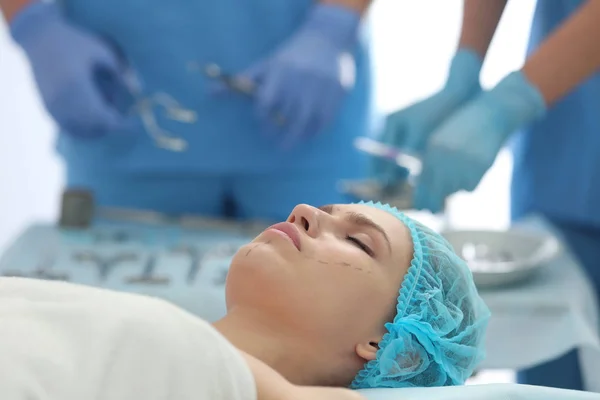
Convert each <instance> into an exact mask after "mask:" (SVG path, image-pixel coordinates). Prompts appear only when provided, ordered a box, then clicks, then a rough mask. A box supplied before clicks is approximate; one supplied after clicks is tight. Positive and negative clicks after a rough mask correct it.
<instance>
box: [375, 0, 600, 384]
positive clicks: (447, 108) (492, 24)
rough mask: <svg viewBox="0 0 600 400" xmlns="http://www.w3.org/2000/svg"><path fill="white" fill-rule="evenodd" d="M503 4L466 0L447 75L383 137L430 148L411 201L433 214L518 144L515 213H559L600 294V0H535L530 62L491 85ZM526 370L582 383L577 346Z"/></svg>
mask: <svg viewBox="0 0 600 400" xmlns="http://www.w3.org/2000/svg"><path fill="white" fill-rule="evenodd" d="M506 2H507V1H506V0H465V2H464V13H463V24H462V33H461V38H460V44H459V46H458V51H457V53H456V55H455V57H454V59H453V61H452V64H451V67H450V73H449V76H448V80H447V84H446V85H445V87H444V88H443V89H442V90H441V91H440V92H438V93H436V94H435V95H433V96H431V97H429V98H427V99H425V100H423V101H421V102H419V103H417V104H414V105H412V106H410V107H408V108H406V109H403V110H400V111H398V112H396V113H393V114H392V115H390V116H389V118H388V119H387V124H386V129H385V132H384V133H383V136H382V140H383V141H385V142H386V143H388V144H391V145H394V146H399V147H403V148H405V149H407V150H409V151H413V152H417V153H420V154H421V155H422V157H423V161H424V164H423V172H422V174H421V178H420V181H419V183H418V186H417V188H416V192H415V205H416V207H418V208H423V209H429V210H431V211H434V212H437V211H440V210H441V209H442V207H443V204H444V200H445V199H446V197H447V196H449V195H451V194H452V193H455V192H457V191H460V190H467V191H471V190H474V189H475V187H476V186H477V184H478V183H479V181H480V180H481V178H482V177H483V175H484V173H485V172H486V171H487V170H488V169H489V167H491V165H492V163H493V162H494V160H495V158H496V155H497V154H498V152H499V150H500V149H501V148H502V146H503V145H504V144H510V145H511V148H512V151H513V156H514V170H513V177H512V188H511V209H512V218H513V220H518V219H520V218H522V217H525V216H526V215H528V214H531V213H535V214H541V215H543V216H544V217H546V218H547V219H548V220H549V221H550V222H552V223H553V224H554V225H555V226H556V227H557V228H558V229H559V230H560V231H561V233H562V234H563V235H564V238H565V240H566V242H567V244H568V245H569V246H570V247H571V249H572V250H573V252H574V254H576V255H577V256H578V258H579V260H580V262H581V264H582V265H583V266H584V268H585V269H586V271H587V272H588V274H589V277H590V278H591V281H592V282H593V283H594V285H595V286H596V290H597V293H599V294H600V263H599V260H600V74H598V72H599V71H600V45H599V44H598V43H599V42H600V24H599V23H598V21H600V1H598V0H589V1H580V0H540V1H538V2H537V8H536V11H535V15H534V19H533V27H532V30H531V38H530V44H529V50H528V57H527V60H526V62H525V64H524V66H523V67H522V69H521V70H519V71H516V72H513V73H511V74H509V75H508V76H506V77H505V78H504V79H502V80H501V81H500V82H499V83H498V84H497V85H496V86H495V87H494V88H492V89H491V90H489V91H483V90H482V89H481V87H480V84H479V73H480V69H481V64H482V61H483V59H484V57H485V54H486V52H487V49H488V46H489V44H490V41H491V39H492V36H493V35H494V32H495V30H496V27H497V25H498V21H499V20H500V17H501V15H502V12H503V10H504V8H505V6H506ZM374 167H375V173H376V174H377V175H376V176H377V177H378V179H382V180H383V181H384V182H393V181H397V180H398V179H402V176H403V174H405V171H402V170H400V169H397V168H395V167H394V166H392V165H391V164H389V163H386V162H384V161H382V160H376V162H375V165H374ZM599 297H600V296H599ZM548 334H549V335H550V334H552V332H549V333H548ZM518 379H519V381H520V382H521V383H527V384H533V385H543V386H550V387H558V388H567V389H576V390H582V389H583V388H584V385H583V382H582V377H581V373H580V369H579V363H578V359H577V352H576V351H573V352H571V353H569V354H567V355H565V356H564V357H561V358H560V359H557V360H555V361H552V362H549V363H547V364H544V365H540V366H537V367H534V368H531V369H528V370H526V371H521V372H520V373H519V374H518Z"/></svg>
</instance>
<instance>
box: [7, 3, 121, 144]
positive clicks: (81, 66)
mask: <svg viewBox="0 0 600 400" xmlns="http://www.w3.org/2000/svg"><path fill="white" fill-rule="evenodd" d="M10 30H11V34H12V37H13V38H14V40H15V41H16V42H17V43H18V44H19V45H20V46H21V47H22V48H23V50H24V51H25V53H26V54H27V57H28V58H29V61H30V63H31V67H32V69H33V74H34V76H35V80H36V82H37V86H38V89H39V91H40V94H41V97H42V99H43V102H44V104H45V106H46V108H47V110H48V112H49V113H50V115H52V117H54V119H55V120H56V122H57V123H58V124H59V125H60V127H61V128H62V129H64V130H65V131H66V132H67V133H69V134H72V135H75V136H79V137H96V136H100V135H102V134H104V133H106V132H107V131H110V130H112V129H117V128H120V127H122V126H123V125H124V123H125V120H124V115H123V114H122V113H121V112H119V111H118V110H117V109H116V108H115V107H114V106H113V104H112V102H113V101H116V98H118V97H119V95H118V94H117V93H112V92H113V91H115V90H116V91H121V92H126V91H127V89H126V88H124V87H125V83H124V82H123V80H122V77H121V74H122V72H124V70H125V68H124V66H123V65H122V63H121V61H120V60H119V57H118V56H117V55H116V54H115V52H114V51H113V50H112V49H110V48H109V46H108V45H107V44H106V43H104V42H102V41H101V40H100V39H99V38H96V37H94V36H93V35H92V34H90V33H87V32H84V31H83V30H81V29H79V28H77V27H75V26H73V25H71V24H69V22H67V21H66V19H65V18H64V17H63V16H62V14H61V10H60V9H59V7H58V6H57V5H56V4H55V3H47V2H38V1H33V2H32V3H31V4H29V5H28V6H25V8H24V9H23V10H21V11H20V12H19V13H18V14H17V15H15V17H14V19H13V20H12V22H11V25H10ZM96 75H101V76H102V80H103V81H106V80H108V81H111V89H107V88H100V87H99V85H98V82H97V81H96ZM101 89H103V90H104V92H103V91H102V90H101Z"/></svg>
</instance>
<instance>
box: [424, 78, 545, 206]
mask: <svg viewBox="0 0 600 400" xmlns="http://www.w3.org/2000/svg"><path fill="white" fill-rule="evenodd" d="M545 111H546V104H545V101H544V98H543V97H542V94H541V93H540V92H539V90H538V89H537V88H535V87H534V86H533V85H532V84H531V83H530V82H529V81H528V80H527V78H526V77H525V76H524V75H523V74H522V73H521V72H520V71H519V72H513V73H511V74H510V75H508V76H507V77H506V78H504V79H503V80H502V81H501V82H500V83H498V85H497V86H496V87H495V88H494V89H492V90H490V91H489V92H483V93H481V94H480V95H479V96H477V97H476V98H475V99H473V100H472V101H471V102H470V103H468V104H467V105H465V106H464V107H463V108H461V109H460V110H458V111H457V112H456V113H455V114H453V115H452V116H451V117H450V118H448V119H447V120H446V121H445V122H444V123H443V124H442V125H441V126H440V127H439V128H438V129H437V130H436V131H435V132H434V133H433V134H432V135H431V139H430V141H429V143H428V145H427V149H426V150H425V153H424V157H423V171H422V173H421V175H420V177H419V182H418V184H417V188H416V191H415V198H414V202H415V207H416V208H418V209H429V210H430V211H432V212H434V213H435V212H439V211H441V210H442V209H443V207H444V202H445V199H446V197H448V196H449V195H451V194H453V193H455V192H457V191H459V190H467V191H472V190H474V189H475V188H476V187H477V185H478V184H479V181H480V180H481V178H482V177H483V175H484V174H485V172H486V171H487V170H488V169H489V168H490V167H491V166H492V164H493V163H494V160H495V159H496V156H497V154H498V152H499V151H500V149H501V148H502V145H503V144H504V142H505V141H506V139H507V138H508V137H509V136H510V135H511V134H512V133H513V132H514V131H516V130H517V129H519V128H520V127H522V126H523V125H525V124H528V123H530V122H532V121H534V120H536V119H539V118H541V117H542V116H543V115H544V113H545Z"/></svg>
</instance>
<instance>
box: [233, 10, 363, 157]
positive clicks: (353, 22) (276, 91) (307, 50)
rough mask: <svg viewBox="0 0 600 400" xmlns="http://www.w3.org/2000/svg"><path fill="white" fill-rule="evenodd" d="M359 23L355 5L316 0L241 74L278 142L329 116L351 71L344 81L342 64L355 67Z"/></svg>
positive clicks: (313, 130)
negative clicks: (285, 37) (286, 35)
mask: <svg viewBox="0 0 600 400" xmlns="http://www.w3.org/2000/svg"><path fill="white" fill-rule="evenodd" d="M359 24H360V15H359V14H358V13H357V12H355V11H352V10H350V9H348V8H345V7H339V6H332V5H323V4H317V5H315V6H314V7H313V9H312V10H311V12H310V14H309V15H308V18H307V19H306V21H305V22H304V24H303V26H302V27H301V28H300V29H299V31H298V32H296V33H295V34H294V36H292V38H291V39H290V40H289V41H288V42H287V43H285V44H284V45H283V46H282V47H281V48H280V49H279V50H278V51H276V52H275V53H274V54H272V55H271V56H269V57H267V58H266V59H264V60H261V61H259V62H258V63H256V64H255V65H252V66H251V67H250V68H249V69H248V70H246V71H245V72H243V73H242V74H241V77H243V78H249V79H251V80H252V81H254V82H255V83H256V84H257V92H256V94H255V97H256V98H255V101H256V108H257V113H258V116H259V118H260V119H261V120H262V121H263V126H264V130H265V132H270V133H276V134H278V135H281V136H282V141H283V144H284V147H286V148H289V147H290V146H292V145H293V144H295V143H297V142H298V141H299V140H301V139H304V138H307V137H310V136H312V135H315V134H318V133H319V132H320V131H322V130H323V129H324V128H325V127H327V125H328V124H329V123H331V122H332V120H333V119H334V118H335V116H336V114H337V112H338V111H339V109H340V106H341V103H342V101H343V100H344V98H345V96H346V94H347V92H348V91H349V90H350V89H351V87H352V86H353V85H354V77H353V76H352V77H351V79H349V80H351V81H352V82H344V80H345V77H344V75H345V73H344V68H346V69H348V68H350V69H352V68H354V67H355V66H354V64H353V62H354V59H353V58H352V56H351V54H352V52H353V50H354V47H355V45H356V43H357V41H358V30H359ZM344 62H346V63H345V64H344ZM348 64H350V65H348ZM352 71H354V70H353V69H352ZM346 80H348V79H346ZM278 120H279V121H280V123H279V124H278V123H277V121H278Z"/></svg>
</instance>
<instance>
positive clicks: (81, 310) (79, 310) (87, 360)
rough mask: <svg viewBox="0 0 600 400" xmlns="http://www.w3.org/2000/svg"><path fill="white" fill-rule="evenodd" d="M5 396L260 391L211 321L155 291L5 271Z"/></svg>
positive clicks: (193, 395) (150, 397)
mask: <svg viewBox="0 0 600 400" xmlns="http://www.w3.org/2000/svg"><path fill="white" fill-rule="evenodd" d="M0 399H3V400H38V399H39V400H87V399H95V400H136V399H144V400H155V399H156V400H167V399H169V400H170V399H177V400H187V399H190V400H192V399H193V400H203V399H210V400H221V399H227V400H256V387H255V383H254V379H253V377H252V374H251V372H250V370H249V368H248V366H247V365H246V363H245V361H244V360H243V358H242V357H241V355H240V354H239V353H238V352H237V350H236V349H235V348H234V347H233V346H232V345H231V344H230V343H229V342H228V341H227V340H226V339H225V338H224V337H223V336H221V335H220V334H219V333H218V332H217V331H216V330H215V329H214V328H213V327H212V326H211V325H210V324H208V323H206V322H205V321H202V320H200V319H198V318H196V317H194V316H193V315H191V314H189V313H187V312H185V311H183V310H181V309H179V308H177V307H176V306H174V305H172V304H170V303H168V302H165V301H162V300H159V299H153V298H149V297H143V296H138V295H133V294H127V293H119V292H113V291H107V290H102V289H96V288H91V287H85V286H79V285H72V284H67V283H60V282H48V281H39V280H30V279H20V278H0Z"/></svg>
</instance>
